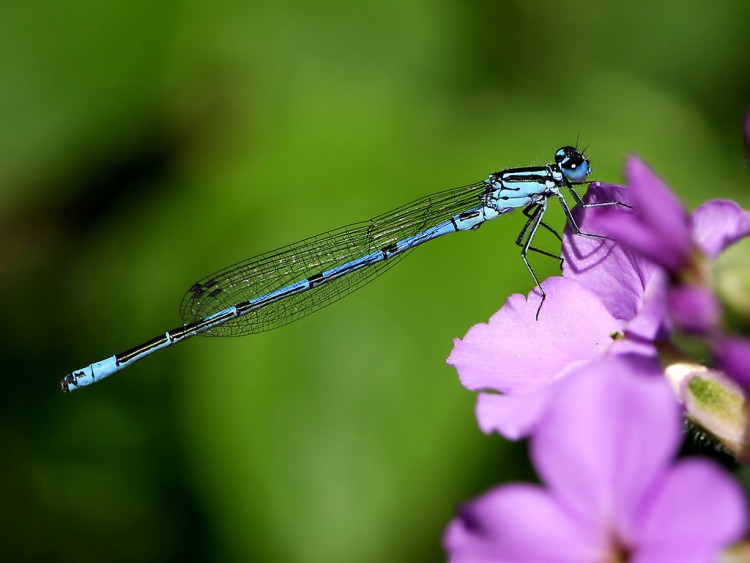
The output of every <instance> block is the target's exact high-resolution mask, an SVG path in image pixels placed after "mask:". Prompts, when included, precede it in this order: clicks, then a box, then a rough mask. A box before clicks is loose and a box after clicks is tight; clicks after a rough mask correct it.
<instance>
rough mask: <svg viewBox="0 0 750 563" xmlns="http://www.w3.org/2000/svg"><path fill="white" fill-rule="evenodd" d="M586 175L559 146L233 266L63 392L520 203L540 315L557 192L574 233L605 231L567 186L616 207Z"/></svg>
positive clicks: (263, 316)
mask: <svg viewBox="0 0 750 563" xmlns="http://www.w3.org/2000/svg"><path fill="white" fill-rule="evenodd" d="M590 172H591V166H590V163H589V161H588V159H587V158H586V157H585V156H584V154H583V152H582V151H579V150H578V148H576V147H562V148H560V149H559V150H558V151H557V152H556V153H555V162H554V163H552V164H548V165H546V166H532V167H526V168H510V169H508V170H503V171H501V172H496V173H494V174H490V176H489V178H487V179H486V180H484V181H483V182H477V183H475V184H471V185H468V186H464V187H461V188H454V189H450V190H446V191H443V192H439V193H437V194H434V195H430V196H427V197H423V198H421V199H418V200H416V201H414V202H412V203H409V204H407V205H404V206H402V207H399V208H397V209H394V210H393V211H390V212H388V213H385V214H383V215H379V216H377V217H375V218H374V219H371V220H369V221H365V222H362V223H355V224H352V225H349V226H346V227H341V228H339V229H336V230H333V231H329V232H326V233H323V234H320V235H317V236H314V237H311V238H308V239H305V240H302V241H300V242H298V243H296V244H291V245H289V246H286V247H283V248H280V249H278V250H274V251H272V252H268V253H266V254H261V255H259V256H256V257H254V258H250V259H248V260H245V261H243V262H239V263H238V264H235V265H233V266H229V267H228V268H225V269H223V270H220V271H218V272H216V273H215V274H212V275H210V276H207V277H205V278H203V279H202V280H200V281H199V282H197V283H195V284H193V285H192V287H190V289H189V290H188V292H187V294H186V295H185V297H184V298H183V299H182V304H181V306H180V314H181V316H182V319H183V321H184V322H185V324H184V325H183V326H181V327H179V328H176V329H174V330H170V331H168V332H165V333H164V334H161V335H159V336H157V337H156V338H153V339H151V340H149V341H148V342H145V343H144V344H141V345H140V346H136V347H135V348H132V349H130V350H127V351H126V352H122V353H121V354H115V355H114V356H111V357H109V358H107V359H105V360H102V361H100V362H96V363H93V364H91V365H89V366H86V367H85V368H83V369H80V370H76V371H74V372H72V373H70V374H68V375H67V376H65V379H63V381H62V389H63V391H66V392H70V391H74V390H75V389H78V388H79V387H83V386H85V385H90V384H92V383H95V382H97V381H99V380H100V379H103V378H105V377H107V376H109V375H111V374H113V373H115V372H116V371H120V370H121V369H123V368H126V367H128V366H130V365H132V364H134V363H135V362H137V361H138V360H140V359H142V358H144V357H146V356H148V355H149V354H152V353H154V352H156V351H158V350H162V349H164V348H167V347H169V346H172V345H173V344H177V343H178V342H182V341H183V340H185V339H187V338H190V337H191V336H196V335H199V334H202V335H208V336H240V335H245V334H253V333H256V332H262V331H265V330H270V329H273V328H278V327H280V326H282V325H285V324H288V323H291V322H293V321H296V320H298V319H301V318H302V317H304V316H306V315H309V314H310V313H313V312H315V311H317V310H319V309H321V308H323V307H325V306H326V305H328V304H330V303H333V302H334V301H337V300H338V299H341V298H342V297H344V296H345V295H348V294H349V293H351V292H353V291H354V290H356V289H358V288H360V287H362V286H363V285H365V284H366V283H368V282H369V281H371V280H373V279H374V278H376V277H377V276H378V275H380V274H381V273H383V272H384V271H386V270H387V269H388V268H390V267H391V266H393V265H394V264H395V263H396V262H398V261H399V260H400V259H401V258H403V257H404V256H405V255H406V254H407V253H408V252H409V251H411V250H412V249H414V248H415V247H417V246H419V245H420V244H423V243H425V242H427V241H429V240H432V239H435V238H437V237H440V236H442V235H446V234H449V233H454V232H457V231H469V230H476V229H478V228H479V227H480V226H481V225H482V224H483V223H484V222H485V221H489V220H490V219H494V218H496V217H498V216H500V215H504V214H505V213H508V212H510V211H513V210H514V209H521V208H522V209H523V213H524V215H525V216H526V217H527V218H528V220H527V221H526V223H525V225H524V227H523V229H521V232H520V234H519V235H518V238H516V244H517V245H518V246H520V247H521V258H522V259H523V261H524V263H525V264H526V267H527V268H528V270H529V272H530V273H531V276H532V278H533V279H534V283H536V285H537V287H538V288H539V291H540V293H541V296H542V299H541V302H540V304H539V308H538V309H537V318H538V316H539V311H541V308H542V303H543V302H544V298H545V297H546V294H545V293H544V289H543V288H542V286H541V284H540V283H539V280H538V278H537V276H536V274H535V273H534V269H533V268H532V267H531V265H530V264H529V261H528V259H527V254H528V252H529V251H530V250H531V251H534V252H539V253H541V254H545V255H547V256H553V257H556V256H555V255H554V254H552V253H549V252H546V251H544V250H541V249H538V248H536V247H534V246H532V242H533V240H534V236H535V235H536V232H537V230H538V229H539V227H540V226H542V227H543V228H546V229H547V230H549V231H551V232H553V233H554V234H555V235H556V236H557V237H558V238H560V236H559V235H558V234H557V233H556V232H555V231H554V230H553V229H552V228H550V227H549V226H548V225H547V224H546V223H544V222H543V221H542V219H543V217H544V214H545V212H546V210H547V202H548V201H549V200H550V199H552V198H557V200H558V201H559V202H560V205H561V206H562V209H563V211H564V213H565V216H566V219H567V222H568V224H569V225H570V227H571V228H572V230H573V232H574V233H576V234H577V235H580V236H585V237H594V238H603V237H599V236H598V235H594V234H588V233H582V232H581V230H580V229H579V228H578V225H577V224H576V221H575V219H574V218H573V214H572V213H571V210H570V207H569V206H568V204H567V202H566V200H565V198H564V196H563V193H562V188H566V189H567V190H568V191H569V192H570V194H571V196H572V198H573V200H574V201H575V202H576V203H577V204H578V205H580V206H582V207H593V206H600V205H617V204H619V202H604V203H596V204H584V202H583V200H582V199H581V197H580V196H579V195H578V194H577V193H576V191H575V189H574V186H576V185H581V184H587V183H588V182H587V181H586V178H587V176H588V175H589V174H590Z"/></svg>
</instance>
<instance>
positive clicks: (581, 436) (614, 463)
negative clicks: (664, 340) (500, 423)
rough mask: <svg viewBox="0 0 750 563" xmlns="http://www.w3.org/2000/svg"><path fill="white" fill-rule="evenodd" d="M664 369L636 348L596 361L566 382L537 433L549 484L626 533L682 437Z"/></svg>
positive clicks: (538, 460) (583, 511)
mask: <svg viewBox="0 0 750 563" xmlns="http://www.w3.org/2000/svg"><path fill="white" fill-rule="evenodd" d="M662 373H663V372H662V370H661V368H660V367H659V365H658V364H657V363H656V362H654V361H653V360H647V359H644V358H640V357H635V356H631V357H626V356H610V357H608V358H605V359H603V360H598V361H595V362H590V363H589V364H587V365H586V366H585V367H583V368H581V369H580V370H579V372H578V373H576V374H575V376H571V377H570V378H568V380H566V382H565V385H563V386H560V391H559V396H558V398H557V399H556V400H555V401H553V402H552V404H551V405H550V407H549V409H548V411H547V413H546V415H545V421H544V424H543V425H540V426H539V428H537V430H536V433H535V436H534V440H533V441H532V448H531V455H532V458H533V460H534V464H535V466H536V468H537V471H538V473H539V475H540V476H541V477H542V479H543V480H544V481H545V482H546V483H547V484H548V486H549V488H550V490H551V491H552V492H553V493H554V494H556V495H558V496H559V497H560V498H561V499H562V500H563V501H564V502H565V504H566V505H567V506H569V507H570V508H571V511H572V512H574V513H576V514H580V515H585V516H586V517H588V518H591V519H593V520H595V521H598V522H607V523H611V524H610V525H611V526H613V527H614V529H615V530H616V531H617V535H618V537H619V538H620V539H621V540H623V541H627V540H629V539H631V538H632V531H633V524H632V519H633V518H634V517H635V516H636V515H637V507H638V506H640V504H641V502H642V499H643V497H644V495H645V494H646V493H647V489H648V487H649V485H650V484H651V483H652V482H653V480H654V479H655V478H656V477H658V476H659V475H660V473H661V471H663V470H664V468H665V467H667V465H668V463H669V462H670V460H671V458H672V457H673V455H674V454H675V453H676V451H677V449H678V446H679V442H680V438H681V425H682V422H681V419H680V413H679V407H678V405H677V403H676V402H675V400H674V395H673V393H672V390H671V389H670V387H669V385H668V383H667V382H666V381H665V380H664V378H663V377H662V376H661V374H662ZM582 517H583V516H582Z"/></svg>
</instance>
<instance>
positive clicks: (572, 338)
mask: <svg viewBox="0 0 750 563" xmlns="http://www.w3.org/2000/svg"><path fill="white" fill-rule="evenodd" d="M544 288H545V290H546V292H547V299H546V301H545V302H544V307H543V308H542V310H541V312H540V314H539V320H536V313H537V309H538V307H539V301H540V295H539V293H538V292H537V291H534V292H532V293H531V294H530V295H529V299H528V300H527V299H526V298H525V297H524V296H523V295H518V294H516V295H511V296H510V297H509V298H508V300H507V301H506V302H505V304H504V305H503V307H502V308H501V309H500V311H498V312H497V313H495V314H494V315H493V316H492V317H491V318H490V320H489V323H488V324H478V325H475V326H473V327H472V328H471V329H469V332H468V333H467V334H466V336H465V337H464V338H463V339H462V340H459V339H456V340H454V347H453V351H452V352H451V354H450V356H449V357H448V360H447V361H448V364H450V365H452V366H453V367H455V368H456V369H457V370H458V374H459V377H460V378H461V383H462V384H463V385H464V386H465V387H467V388H468V389H470V390H473V391H476V390H482V389H492V390H494V391H500V392H503V393H528V392H531V391H535V390H536V389H539V388H541V387H543V386H544V385H547V384H548V383H549V382H550V381H552V380H553V379H556V378H559V377H562V376H563V375H564V374H565V373H567V372H568V371H570V370H571V369H574V368H575V366H576V365H577V364H580V363H581V362H583V361H586V360H589V359H591V358H594V357H597V356H600V355H603V354H605V353H606V351H607V350H608V349H609V346H610V345H611V344H612V342H613V341H612V335H613V334H616V333H618V332H619V331H620V329H621V328H622V323H621V322H619V321H617V320H616V319H614V318H613V317H612V316H611V315H610V314H609V313H608V312H607V310H606V309H605V307H604V305H602V303H601V302H600V301H599V300H598V299H597V298H596V296H595V295H593V294H592V293H591V292H590V291H588V290H587V289H586V288H584V287H583V286H582V285H581V284H579V283H577V282H575V281H572V280H568V279H565V278H560V277H557V278H550V279H548V280H547V281H546V282H545V284H544Z"/></svg>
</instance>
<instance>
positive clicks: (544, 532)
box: [444, 484, 607, 563]
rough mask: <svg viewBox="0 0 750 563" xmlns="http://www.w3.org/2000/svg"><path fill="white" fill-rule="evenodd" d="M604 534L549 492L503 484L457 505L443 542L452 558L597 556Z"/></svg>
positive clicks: (461, 561) (534, 560) (458, 562)
mask: <svg viewBox="0 0 750 563" xmlns="http://www.w3.org/2000/svg"><path fill="white" fill-rule="evenodd" d="M606 541H607V538H606V536H604V534H602V531H601V530H598V529H596V528H594V529H591V528H588V527H586V526H585V525H582V524H581V523H580V522H578V521H577V520H575V519H574V518H571V515H570V514H568V513H566V512H565V510H564V508H563V507H561V506H560V505H558V504H557V503H555V502H554V499H553V498H552V497H550V495H549V494H548V493H547V492H546V491H544V490H543V489H541V488H540V487H536V486H533V485H520V484H515V485H506V486H503V487H498V488H496V489H494V490H492V491H489V492H488V493H485V494H484V495H482V496H481V497H479V498H477V499H476V500H473V501H471V502H470V503H467V504H466V505H464V506H463V507H462V508H461V511H460V515H459V516H458V518H456V519H454V520H453V521H452V522H451V523H450V525H449V527H448V530H447V531H446V534H445V538H444V544H445V547H446V549H447V550H448V552H449V553H450V554H451V556H452V558H451V560H452V561H453V562H454V563H466V562H485V561H486V562H489V561H513V562H516V563H522V562H528V563H538V562H539V561H545V562H549V563H555V562H559V563H563V562H571V563H572V562H574V561H597V560H602V559H599V558H597V557H596V555H597V552H599V550H598V549H597V546H600V547H599V549H600V550H601V551H600V552H601V553H606V551H605V550H606V545H607V544H606Z"/></svg>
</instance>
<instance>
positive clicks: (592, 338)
mask: <svg viewBox="0 0 750 563" xmlns="http://www.w3.org/2000/svg"><path fill="white" fill-rule="evenodd" d="M626 198H627V190H624V189H623V188H619V187H617V186H604V185H598V186H593V187H592V188H591V189H590V190H589V194H588V195H587V201H591V202H597V201H614V200H619V201H622V200H624V199H626ZM576 219H577V221H578V223H579V225H580V226H581V227H582V228H583V229H584V230H586V229H587V228H588V222H587V221H588V220H587V216H584V215H582V214H581V213H580V212H579V211H578V210H577V211H576ZM563 256H564V257H565V266H564V274H565V277H555V278H550V279H548V280H547V281H545V283H544V287H545V291H546V292H547V300H546V301H545V302H544V307H543V309H542V311H541V313H540V315H539V320H538V321H537V320H536V319H535V315H536V311H537V307H538V305H539V299H540V295H539V293H538V292H537V291H533V292H532V293H531V294H530V295H529V298H528V299H526V297H524V296H523V295H512V296H511V297H509V298H508V300H507V301H506V303H505V304H504V305H503V307H502V308H501V309H500V311H498V312H497V313H495V315H493V316H492V318H490V320H489V323H487V324H478V325H475V326H474V327H472V328H471V329H470V330H469V332H468V333H467V334H466V336H465V337H464V338H463V339H462V340H459V339H456V340H454V348H453V351H452V352H451V355H450V356H449V358H448V363H449V364H450V365H452V366H454V367H455V368H456V369H457V370H458V373H459V377H460V379H461V382H462V383H463V385H464V386H465V387H467V388H468V389H470V390H472V391H482V390H489V391H496V392H500V393H503V394H502V395H498V394H495V393H480V395H479V397H478V399H477V419H478V421H479V425H480V427H481V428H482V430H483V431H484V432H487V433H489V432H492V431H498V432H500V433H501V434H503V435H504V436H506V437H507V438H510V439H518V438H522V437H524V436H527V435H528V434H530V433H531V432H533V430H534V429H535V428H536V427H537V425H538V424H539V423H540V421H541V420H542V419H543V417H544V414H545V412H546V409H547V406H548V403H549V401H550V400H552V399H554V396H555V393H556V391H555V390H553V389H551V385H552V384H553V383H555V382H558V381H560V380H562V379H564V378H565V377H566V376H567V375H568V374H570V373H572V372H574V371H575V370H576V369H578V368H580V367H581V366H583V365H585V364H586V363H587V362H589V361H592V360H594V359H597V358H600V357H602V356H605V355H608V354H623V353H638V354H642V355H645V356H649V357H654V356H655V355H656V349H655V347H654V344H653V343H654V341H655V340H657V339H659V338H662V337H663V336H664V335H668V332H669V331H668V326H667V324H666V323H667V318H666V310H665V304H664V303H665V300H664V288H665V279H664V276H663V275H662V274H661V272H660V270H659V269H658V268H656V267H654V266H653V264H651V263H650V262H649V261H647V260H644V259H641V258H640V257H638V256H637V255H636V254H634V253H632V252H628V251H624V250H623V249H621V248H619V247H617V246H616V245H615V243H614V242H612V241H602V240H595V239H588V238H582V237H578V236H575V235H573V234H572V233H571V232H569V231H566V233H565V237H564V242H563Z"/></svg>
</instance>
